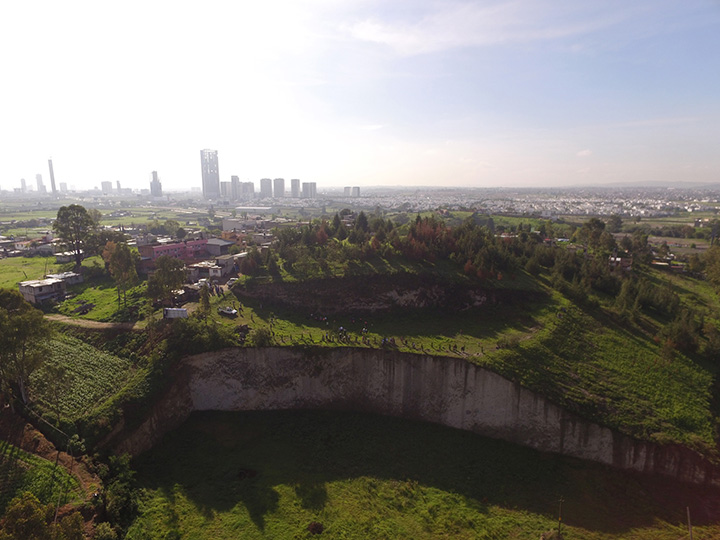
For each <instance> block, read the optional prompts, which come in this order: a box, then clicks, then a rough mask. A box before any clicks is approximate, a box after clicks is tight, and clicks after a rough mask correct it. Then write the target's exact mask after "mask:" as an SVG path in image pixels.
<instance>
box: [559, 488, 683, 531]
mask: <svg viewBox="0 0 720 540" xmlns="http://www.w3.org/2000/svg"><path fill="white" fill-rule="evenodd" d="M564 502H565V499H564V498H563V497H560V506H559V508H558V538H562V532H561V530H560V528H561V527H562V503H564ZM691 540H692V539H691Z"/></svg>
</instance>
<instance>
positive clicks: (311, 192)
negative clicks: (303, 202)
mask: <svg viewBox="0 0 720 540" xmlns="http://www.w3.org/2000/svg"><path fill="white" fill-rule="evenodd" d="M302 197H303V199H314V198H316V197H317V184H316V183H315V182H303V183H302Z"/></svg>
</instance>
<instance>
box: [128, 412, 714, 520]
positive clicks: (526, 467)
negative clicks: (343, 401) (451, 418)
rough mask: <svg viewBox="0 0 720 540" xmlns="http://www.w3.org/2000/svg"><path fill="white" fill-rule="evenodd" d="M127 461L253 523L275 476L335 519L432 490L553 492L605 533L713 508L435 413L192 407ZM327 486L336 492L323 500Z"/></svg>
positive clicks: (483, 499) (660, 485)
mask: <svg viewBox="0 0 720 540" xmlns="http://www.w3.org/2000/svg"><path fill="white" fill-rule="evenodd" d="M136 465H137V468H138V480H139V484H140V486H141V487H143V488H146V489H151V490H157V492H158V493H168V492H171V491H173V489H175V490H178V489H179V490H181V491H182V493H183V494H184V496H185V497H187V498H188V499H189V500H190V501H191V502H192V503H193V504H194V505H195V506H196V507H197V509H198V511H199V512H200V513H202V515H204V516H212V515H214V514H215V513H222V512H228V511H230V510H232V509H234V508H235V507H236V506H237V507H244V508H245V509H246V510H247V512H248V515H249V517H250V519H251V520H252V522H253V523H254V524H255V526H256V527H258V528H259V529H261V530H262V529H263V528H264V527H265V523H266V516H267V515H268V514H269V513H272V512H274V511H275V510H278V506H279V504H280V497H279V495H278V489H282V488H281V486H289V487H291V488H292V490H293V493H294V496H295V497H296V500H297V503H296V502H293V501H292V500H291V501H290V502H288V501H287V499H285V500H284V501H283V504H284V505H288V504H290V505H293V504H299V505H300V506H302V507H303V508H305V509H309V510H311V511H313V512H316V513H318V512H321V511H323V509H325V508H326V506H327V505H328V504H329V503H332V504H333V510H332V512H331V513H330V514H326V517H327V516H328V515H333V516H338V512H339V513H340V515H339V519H347V518H349V519H364V517H363V516H367V515H373V513H374V512H375V513H377V512H380V511H383V512H384V511H385V510H384V509H388V508H394V509H400V511H401V512H402V513H403V516H404V519H407V518H408V514H407V512H410V513H411V515H412V516H413V518H412V519H416V520H417V521H421V519H422V517H421V516H422V512H423V511H424V510H423V508H424V509H425V510H427V506H423V505H428V506H432V505H433V504H435V503H434V502H432V500H431V497H434V496H435V495H433V494H434V493H437V492H436V490H441V491H442V492H444V493H446V494H450V495H448V496H452V497H455V498H458V497H459V499H457V500H456V502H455V503H454V504H458V502H457V501H461V503H460V504H463V505H464V506H465V507H466V508H470V509H472V512H475V513H476V514H481V515H484V516H485V517H486V518H488V519H491V518H492V516H490V513H489V509H490V507H491V506H495V507H500V508H504V509H506V510H508V511H517V512H519V513H520V514H517V515H518V516H519V515H521V514H523V515H524V514H527V513H528V512H529V513H532V514H537V515H540V516H543V517H544V518H545V519H546V520H552V519H556V516H557V503H558V500H559V499H560V497H563V498H564V500H565V503H564V504H563V522H564V523H565V524H566V525H569V526H574V527H581V528H584V529H587V530H591V531H598V532H602V533H607V534H623V533H626V532H628V531H630V530H631V529H633V528H642V527H652V526H654V525H656V524H657V520H665V521H667V522H670V523H681V522H682V521H683V518H684V512H685V507H686V506H690V507H691V508H693V521H694V523H696V524H698V525H699V524H702V523H709V522H711V521H712V520H714V519H717V517H718V516H719V515H720V494H719V493H717V492H711V491H703V490H702V489H698V488H696V487H692V488H691V487H689V486H684V485H680V484H676V483H673V482H670V481H665V480H657V479H652V478H646V477H638V476H634V475H631V474H626V473H621V472H619V471H615V470H612V469H608V468H606V467H603V466H600V465H595V464H590V463H587V462H581V461H579V460H575V459H570V458H562V457H560V456H556V455H552V454H544V453H540V452H536V451H533V450H530V449H527V448H523V447H519V446H516V445H512V444H510V443H505V442H502V441H497V440H493V439H488V438H484V437H480V436H478V435H475V434H472V433H469V432H464V431H460V430H453V429H449V428H444V427H442V426H437V425H433V424H427V423H421V422H414V421H408V420H400V419H395V418H389V417H382V416H376V415H368V414H359V413H347V412H328V411H323V412H311V411H263V412H236V413H221V412H203V413H193V415H192V416H191V417H190V419H189V420H188V421H187V422H186V423H185V424H184V425H183V426H182V427H181V428H179V429H178V430H176V431H175V432H173V433H171V434H169V435H168V436H167V437H166V438H165V439H164V440H163V442H162V443H161V444H160V445H159V446H157V447H156V448H155V449H153V450H152V451H151V452H149V453H148V454H146V455H144V456H142V457H141V459H140V460H139V461H138V462H137V463H136ZM330 484H332V486H333V487H332V488H331V487H330ZM338 485H340V486H341V489H340V488H337V486H338ZM336 489H340V490H341V492H342V494H343V495H336V496H335V497H336V498H335V499H333V495H332V493H333V490H336ZM354 492H360V493H358V495H359V496H360V500H361V501H365V502H361V503H359V505H358V507H357V508H355V507H353V508H351V509H349V510H348V509H346V510H341V509H339V508H340V507H341V506H342V505H343V504H345V505H350V504H352V503H351V502H349V501H351V500H352V498H353V493H354ZM366 492H367V493H366ZM335 493H338V491H335ZM348 494H349V495H348ZM337 497H340V499H338V498H337ZM362 497H365V498H362ZM426 498H427V500H426ZM420 501H422V502H420ZM355 504H358V503H357V502H356V503H355ZM338 505H340V506H338ZM453 509H454V507H452V508H447V509H445V510H442V509H438V508H436V509H435V510H438V511H439V512H443V511H445V512H450V513H452V511H453ZM235 511H237V510H235ZM343 512H349V514H348V515H342V513H343ZM361 512H365V513H366V514H361ZM368 519H369V518H368ZM503 519H507V518H503ZM540 532H542V531H538V534H539V533H540Z"/></svg>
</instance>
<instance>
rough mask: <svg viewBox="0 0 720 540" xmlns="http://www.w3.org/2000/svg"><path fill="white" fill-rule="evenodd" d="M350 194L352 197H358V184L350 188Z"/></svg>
mask: <svg viewBox="0 0 720 540" xmlns="http://www.w3.org/2000/svg"><path fill="white" fill-rule="evenodd" d="M351 196H353V197H359V196H360V188H359V187H358V186H354V187H353V188H352V192H351Z"/></svg>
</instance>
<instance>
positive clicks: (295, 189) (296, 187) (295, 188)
mask: <svg viewBox="0 0 720 540" xmlns="http://www.w3.org/2000/svg"><path fill="white" fill-rule="evenodd" d="M290 196H291V197H292V198H293V199H297V198H299V197H300V180H299V179H298V178H293V179H292V180H290Z"/></svg>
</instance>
